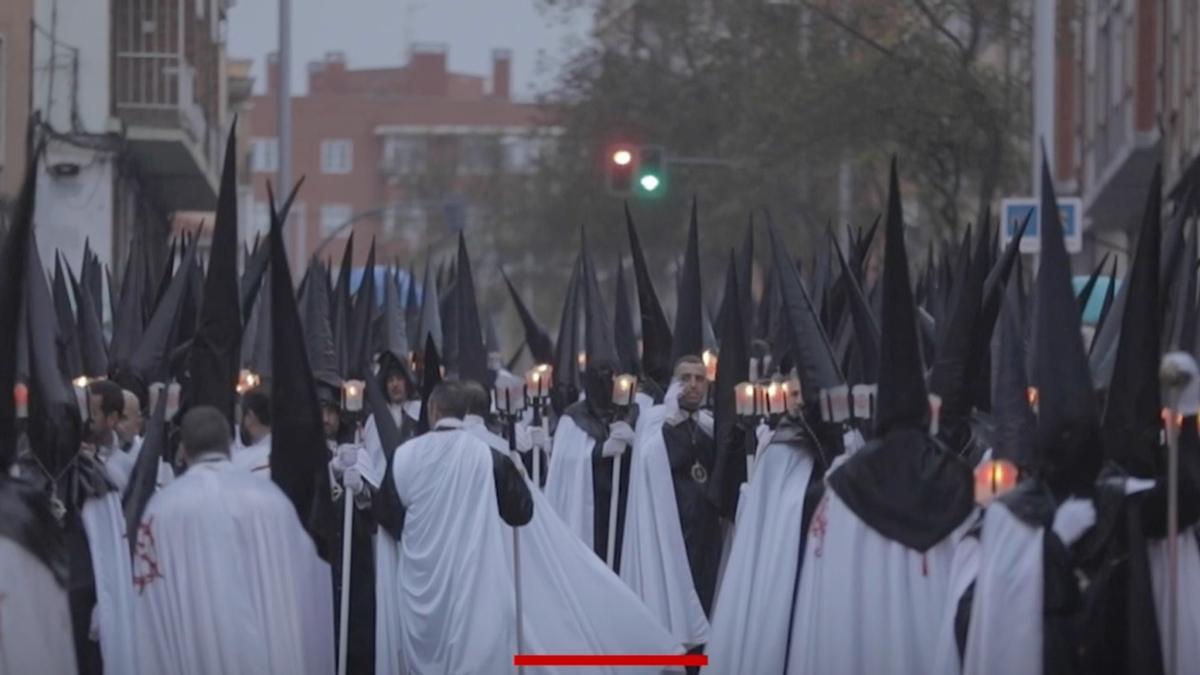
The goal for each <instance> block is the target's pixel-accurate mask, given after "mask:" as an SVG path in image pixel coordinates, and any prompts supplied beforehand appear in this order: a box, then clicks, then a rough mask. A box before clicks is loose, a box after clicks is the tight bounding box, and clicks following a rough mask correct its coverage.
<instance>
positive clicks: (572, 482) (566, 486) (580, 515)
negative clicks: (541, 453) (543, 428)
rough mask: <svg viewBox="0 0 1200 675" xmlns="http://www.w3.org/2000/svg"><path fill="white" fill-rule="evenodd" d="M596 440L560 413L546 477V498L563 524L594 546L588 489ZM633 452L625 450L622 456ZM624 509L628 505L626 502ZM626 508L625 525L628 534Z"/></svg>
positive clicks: (592, 504)
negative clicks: (560, 416)
mask: <svg viewBox="0 0 1200 675" xmlns="http://www.w3.org/2000/svg"><path fill="white" fill-rule="evenodd" d="M595 447H596V440H595V439H594V438H592V437H591V436H588V434H587V432H586V431H584V430H583V429H580V428H579V427H578V426H577V425H576V424H575V422H574V421H573V420H571V418H570V417H566V416H564V417H562V418H561V419H559V421H558V428H557V429H555V431H554V445H553V448H554V449H553V452H551V453H550V469H549V473H548V474H547V477H546V499H547V500H548V501H549V503H550V505H551V506H553V507H554V510H555V511H556V512H558V516H559V517H560V518H562V520H563V522H564V523H566V524H567V527H569V528H570V529H571V531H572V532H574V533H575V535H576V536H578V537H579V539H580V541H582V542H583V543H584V544H585V545H586V546H587V547H588V548H591V549H593V550H594V549H595V542H593V541H592V540H593V539H594V538H595V528H596V523H595V521H594V520H593V517H594V516H595V512H596V496H595V494H594V493H593V491H592V471H593V469H592V451H593V450H594V449H595ZM633 454H634V453H632V452H629V453H626V459H625V460H623V461H628V457H629V456H631V455H633ZM626 508H627V509H628V508H629V507H628V506H626ZM628 518H629V516H628V512H626V520H625V528H626V532H627V534H626V537H628V536H629V535H628V528H629V520H628Z"/></svg>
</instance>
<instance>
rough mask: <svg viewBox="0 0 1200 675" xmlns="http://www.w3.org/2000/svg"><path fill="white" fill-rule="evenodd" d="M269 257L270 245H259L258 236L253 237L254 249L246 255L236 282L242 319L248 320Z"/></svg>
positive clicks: (257, 295)
mask: <svg viewBox="0 0 1200 675" xmlns="http://www.w3.org/2000/svg"><path fill="white" fill-rule="evenodd" d="M270 259H271V247H269V246H259V245H258V237H257V236H255V238H254V250H253V251H252V252H251V253H250V255H249V256H247V257H246V269H245V271H243V272H242V278H241V281H240V282H239V284H238V295H239V296H240V298H241V307H242V321H243V322H244V323H246V324H248V323H249V322H250V309H251V307H253V306H254V301H255V299H257V298H258V297H259V289H260V288H262V282H263V276H264V275H265V274H266V271H267V262H268V261H269V260H270Z"/></svg>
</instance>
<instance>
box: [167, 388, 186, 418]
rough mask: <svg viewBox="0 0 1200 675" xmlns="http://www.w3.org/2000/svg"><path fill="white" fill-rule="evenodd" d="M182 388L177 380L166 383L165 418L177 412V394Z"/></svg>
mask: <svg viewBox="0 0 1200 675" xmlns="http://www.w3.org/2000/svg"><path fill="white" fill-rule="evenodd" d="M182 389H183V387H182V386H180V384H179V383H178V382H172V383H171V384H169V385H167V419H170V418H172V417H174V416H175V414H176V413H178V412H179V394H180V392H181V390H182Z"/></svg>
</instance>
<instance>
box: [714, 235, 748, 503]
mask: <svg viewBox="0 0 1200 675" xmlns="http://www.w3.org/2000/svg"><path fill="white" fill-rule="evenodd" d="M737 268H738V261H737V259H736V258H735V257H734V254H733V251H730V252H729V267H728V269H727V270H726V272H725V297H726V298H727V311H726V312H725V313H724V315H723V317H722V319H721V326H720V339H721V353H720V356H719V358H718V359H717V379H716V382H714V383H713V387H714V388H713V395H714V397H715V399H714V405H713V440H714V441H715V442H716V451H717V458H716V463H715V465H714V467H713V475H712V480H710V481H709V482H708V485H707V486H706V489H707V492H708V498H709V501H711V502H712V503H713V504H714V505H715V506H716V507H717V509H718V510H719V511H720V512H721V515H723V516H725V517H726V518H729V519H731V520H732V519H733V518H734V516H735V515H736V513H737V503H738V490H739V488H740V486H741V485H742V483H744V482H745V481H746V439H745V430H744V428H743V427H742V426H741V425H739V424H738V418H737V404H736V401H735V389H736V387H737V385H738V384H740V383H742V382H745V381H746V380H748V379H750V350H749V346H748V345H747V343H746V328H745V325H744V321H743V320H742V317H743V316H744V313H743V311H742V308H741V307H740V306H739V305H740V299H739V298H740V297H741V293H740V290H741V289H739V288H738V274H737Z"/></svg>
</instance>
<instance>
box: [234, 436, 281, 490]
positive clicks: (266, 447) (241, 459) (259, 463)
mask: <svg viewBox="0 0 1200 675" xmlns="http://www.w3.org/2000/svg"><path fill="white" fill-rule="evenodd" d="M230 459H231V461H232V462H233V465H234V466H236V467H239V468H241V469H244V470H246V471H249V472H251V473H253V474H254V475H256V476H260V477H262V478H266V479H267V480H271V434H267V435H266V436H263V437H262V438H260V439H258V442H256V443H253V444H251V445H242V444H241V443H240V442H238V443H235V444H234V446H233V451H232V455H231V457H230Z"/></svg>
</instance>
